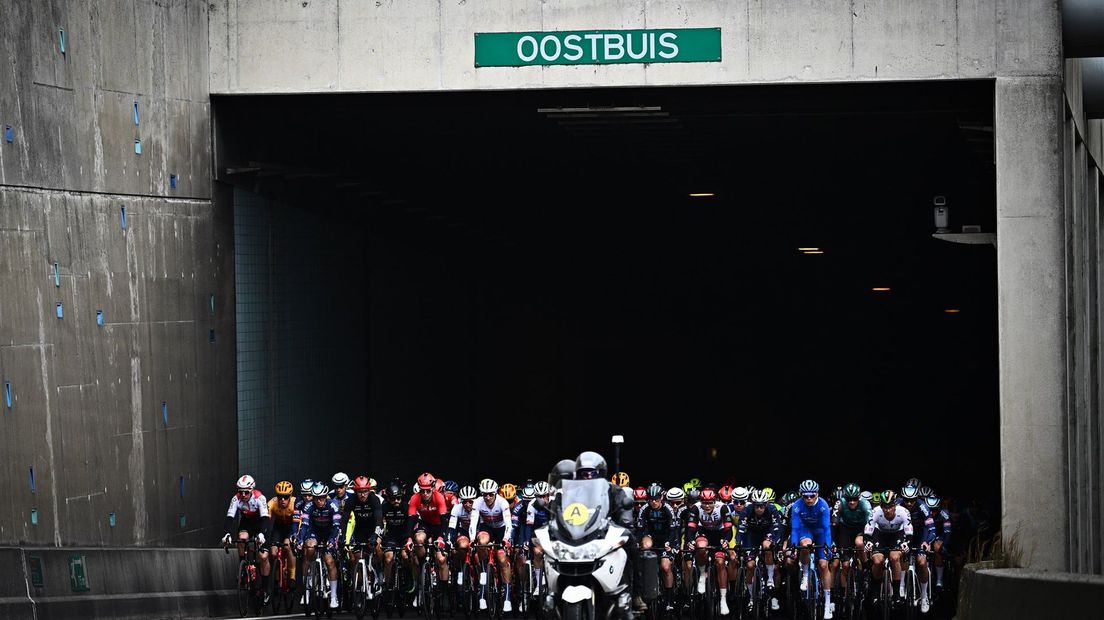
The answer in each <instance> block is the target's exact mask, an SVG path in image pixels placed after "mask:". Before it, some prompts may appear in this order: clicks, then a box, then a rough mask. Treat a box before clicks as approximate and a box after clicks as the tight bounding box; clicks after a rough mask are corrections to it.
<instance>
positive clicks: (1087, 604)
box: [956, 566, 1104, 620]
mask: <svg viewBox="0 0 1104 620" xmlns="http://www.w3.org/2000/svg"><path fill="white" fill-rule="evenodd" d="M961 588H962V590H963V591H964V592H967V591H968V592H969V594H970V595H969V596H968V597H966V596H964V597H960V598H959V605H958V610H957V615H956V618H958V620H988V619H989V618H993V619H999V620H1007V619H1008V618H1093V617H1097V616H1099V615H1100V614H1099V609H1100V602H1101V601H1104V577H1102V576H1100V575H1083V574H1077V573H1047V572H1042V571H1035V570H1027V569H1023V568H988V569H981V570H973V569H972V568H971V566H967V570H965V571H964V572H963V575H962V584H961Z"/></svg>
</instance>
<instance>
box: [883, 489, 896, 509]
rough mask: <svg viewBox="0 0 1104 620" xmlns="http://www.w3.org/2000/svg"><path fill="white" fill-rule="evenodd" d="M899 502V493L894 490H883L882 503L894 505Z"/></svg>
mask: <svg viewBox="0 0 1104 620" xmlns="http://www.w3.org/2000/svg"><path fill="white" fill-rule="evenodd" d="M896 502H897V494H896V493H894V492H893V491H882V503H883V504H886V505H889V506H894V505H896Z"/></svg>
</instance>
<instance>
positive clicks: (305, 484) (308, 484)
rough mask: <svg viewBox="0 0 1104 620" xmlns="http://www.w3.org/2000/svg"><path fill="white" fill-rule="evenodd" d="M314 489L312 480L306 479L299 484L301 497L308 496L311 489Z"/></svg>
mask: <svg viewBox="0 0 1104 620" xmlns="http://www.w3.org/2000/svg"><path fill="white" fill-rule="evenodd" d="M313 487H314V480H311V479H310V478H307V479H306V480H304V481H302V482H300V483H299V493H300V494H302V495H310V492H311V488H313Z"/></svg>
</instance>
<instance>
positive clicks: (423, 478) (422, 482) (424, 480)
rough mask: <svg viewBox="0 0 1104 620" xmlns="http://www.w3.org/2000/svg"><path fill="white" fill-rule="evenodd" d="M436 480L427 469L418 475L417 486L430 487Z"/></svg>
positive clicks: (421, 487)
mask: <svg viewBox="0 0 1104 620" xmlns="http://www.w3.org/2000/svg"><path fill="white" fill-rule="evenodd" d="M435 482H437V479H436V478H434V477H433V474H431V473H429V472H428V471H427V472H425V473H423V474H422V475H420V476H418V488H419V489H423V490H425V489H432V488H433V484H434V483H435Z"/></svg>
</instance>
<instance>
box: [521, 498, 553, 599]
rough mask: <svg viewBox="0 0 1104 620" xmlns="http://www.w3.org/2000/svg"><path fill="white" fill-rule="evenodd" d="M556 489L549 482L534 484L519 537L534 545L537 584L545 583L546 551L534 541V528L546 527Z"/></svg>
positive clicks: (535, 580) (550, 515) (534, 567)
mask: <svg viewBox="0 0 1104 620" xmlns="http://www.w3.org/2000/svg"><path fill="white" fill-rule="evenodd" d="M554 491H555V489H553V488H552V485H550V484H548V483H547V482H538V483H536V484H535V485H533V495H534V497H533V501H531V502H529V507H528V509H527V510H526V512H525V522H524V524H523V527H524V531H523V532H522V533H521V535H520V536H519V538H518V540H521V541H522V544H523V545H529V544H532V545H533V581H534V583H536V584H541V583H543V582H542V581H541V574H542V573H543V572H544V551H543V550H541V547H540V545H538V544H536V543H535V542H533V530H535V529H536V528H538V527H544V526H545V525H547V524H548V521H549V520H550V519H551V518H552V514H551V512H549V509H548V506H549V503H550V502H551V501H552V493H553V492H554ZM538 587H539V586H538Z"/></svg>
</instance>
